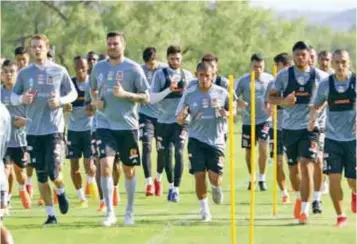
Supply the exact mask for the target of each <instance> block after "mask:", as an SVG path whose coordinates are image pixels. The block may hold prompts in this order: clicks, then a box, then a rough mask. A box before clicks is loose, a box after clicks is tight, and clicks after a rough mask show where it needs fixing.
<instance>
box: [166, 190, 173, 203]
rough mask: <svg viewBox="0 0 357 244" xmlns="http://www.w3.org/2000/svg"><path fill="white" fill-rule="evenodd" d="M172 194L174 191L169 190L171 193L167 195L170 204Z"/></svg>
mask: <svg viewBox="0 0 357 244" xmlns="http://www.w3.org/2000/svg"><path fill="white" fill-rule="evenodd" d="M172 193H173V189H169V192H168V194H167V201H169V202H171V201H172Z"/></svg>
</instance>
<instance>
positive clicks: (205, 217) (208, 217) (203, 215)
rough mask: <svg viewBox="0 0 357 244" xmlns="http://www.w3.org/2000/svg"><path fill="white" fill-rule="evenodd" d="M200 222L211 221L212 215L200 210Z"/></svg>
mask: <svg viewBox="0 0 357 244" xmlns="http://www.w3.org/2000/svg"><path fill="white" fill-rule="evenodd" d="M201 220H202V222H210V221H211V220H212V215H211V213H210V212H209V211H204V210H201Z"/></svg>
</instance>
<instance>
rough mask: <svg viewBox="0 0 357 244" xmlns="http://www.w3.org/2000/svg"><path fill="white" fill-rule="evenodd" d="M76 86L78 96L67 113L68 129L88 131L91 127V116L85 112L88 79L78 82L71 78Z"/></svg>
mask: <svg viewBox="0 0 357 244" xmlns="http://www.w3.org/2000/svg"><path fill="white" fill-rule="evenodd" d="M73 80H74V82H76V83H75V87H77V93H78V98H77V99H76V101H74V102H73V103H72V111H71V113H70V115H69V123H68V130H70V131H88V130H91V129H92V122H93V116H89V115H88V112H87V98H86V94H88V93H89V80H86V81H83V82H78V81H77V80H76V79H73Z"/></svg>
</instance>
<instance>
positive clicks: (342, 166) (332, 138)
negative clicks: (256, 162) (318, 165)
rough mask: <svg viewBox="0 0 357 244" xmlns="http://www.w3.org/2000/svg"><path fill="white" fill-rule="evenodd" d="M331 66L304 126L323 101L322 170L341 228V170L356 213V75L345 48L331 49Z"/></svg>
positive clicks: (344, 221)
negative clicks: (351, 69)
mask: <svg viewBox="0 0 357 244" xmlns="http://www.w3.org/2000/svg"><path fill="white" fill-rule="evenodd" d="M332 66H333V68H334V70H335V74H332V75H330V76H329V77H328V78H327V79H325V80H324V81H323V82H321V83H320V85H319V86H318V90H317V93H316V96H315V98H314V101H313V106H312V108H311V113H310V120H309V126H308V129H309V131H312V130H313V129H314V124H315V122H316V120H317V117H318V111H319V110H320V109H321V107H322V106H323V105H324V103H325V102H327V104H328V105H327V123H326V138H325V147H324V173H325V174H327V175H328V177H329V182H330V196H331V199H332V202H333V205H334V208H335V211H336V214H337V223H336V226H337V227H343V226H345V225H346V224H347V217H346V215H345V213H344V209H343V191H342V187H341V178H342V171H343V170H344V176H345V178H347V182H348V185H349V187H350V188H351V191H352V200H351V208H352V212H353V213H356V74H354V73H352V72H351V71H350V56H349V53H348V52H347V51H346V50H340V49H339V50H336V51H334V52H333V55H332Z"/></svg>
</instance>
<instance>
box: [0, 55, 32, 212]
mask: <svg viewBox="0 0 357 244" xmlns="http://www.w3.org/2000/svg"><path fill="white" fill-rule="evenodd" d="M17 67H18V66H17V64H16V63H15V62H12V61H10V60H5V62H4V63H3V65H2V80H3V85H2V87H1V102H2V103H3V104H4V105H5V106H6V108H7V109H8V110H9V112H10V114H11V118H12V121H13V122H12V129H11V139H10V141H9V143H8V147H7V150H6V154H5V158H4V159H5V169H6V174H7V177H8V176H9V174H10V172H11V171H12V170H13V169H14V171H15V175H16V180H17V183H18V184H19V195H20V199H21V203H22V206H23V207H24V208H26V209H29V208H31V199H30V196H29V194H28V192H27V191H26V188H25V183H26V172H25V165H26V163H27V153H26V146H27V142H26V128H25V126H26V115H25V107H24V106H13V104H12V103H11V99H10V98H11V93H12V88H13V86H14V84H15V81H16V74H17ZM10 187H11V185H10V183H9V188H10ZM9 192H11V191H9ZM9 201H10V198H9V197H8V202H9Z"/></svg>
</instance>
